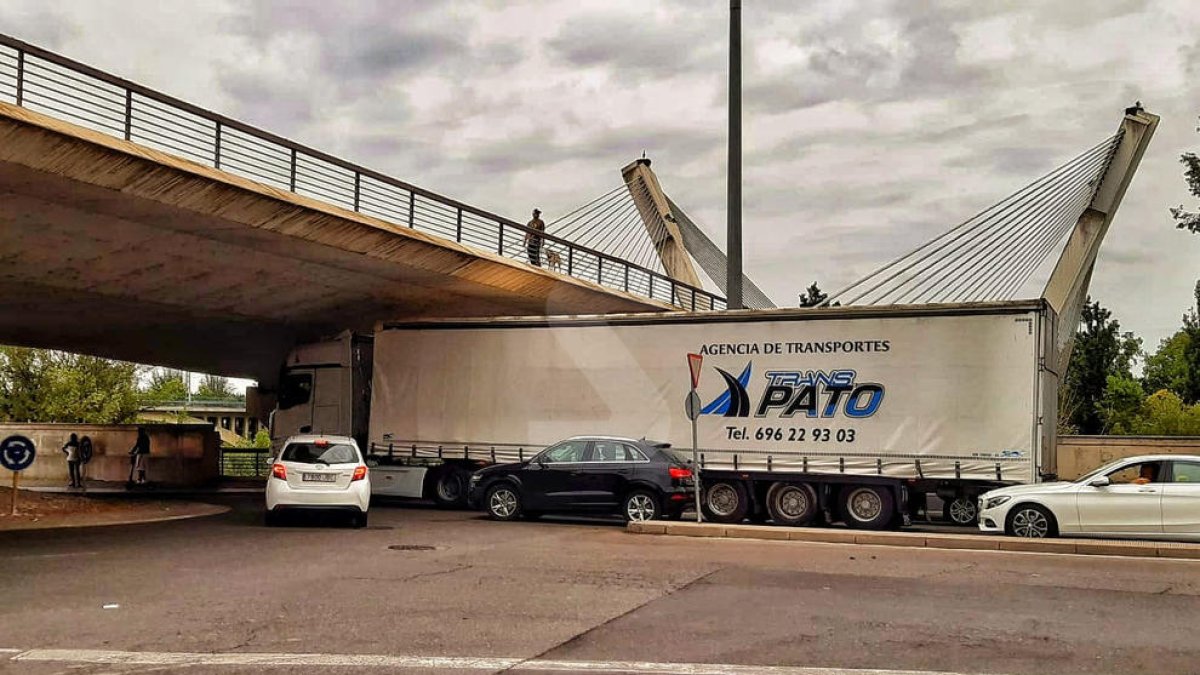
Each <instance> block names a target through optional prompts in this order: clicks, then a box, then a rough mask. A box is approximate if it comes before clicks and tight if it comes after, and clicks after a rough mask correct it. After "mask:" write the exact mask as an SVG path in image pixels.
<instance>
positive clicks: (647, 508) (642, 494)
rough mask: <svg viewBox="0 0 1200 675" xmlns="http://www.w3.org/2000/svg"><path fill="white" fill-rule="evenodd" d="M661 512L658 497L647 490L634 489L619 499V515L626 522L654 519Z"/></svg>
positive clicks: (641, 521)
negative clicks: (622, 498)
mask: <svg viewBox="0 0 1200 675" xmlns="http://www.w3.org/2000/svg"><path fill="white" fill-rule="evenodd" d="M661 513H662V509H661V508H660V507H659V505H658V497H657V496H656V495H655V494H654V493H653V492H650V491H648V490H634V491H633V492H630V493H629V494H627V495H625V499H624V500H622V501H621V517H622V518H624V519H625V520H626V521H628V522H634V523H643V522H646V521H648V520H655V519H657V518H658V516H659V514H661Z"/></svg>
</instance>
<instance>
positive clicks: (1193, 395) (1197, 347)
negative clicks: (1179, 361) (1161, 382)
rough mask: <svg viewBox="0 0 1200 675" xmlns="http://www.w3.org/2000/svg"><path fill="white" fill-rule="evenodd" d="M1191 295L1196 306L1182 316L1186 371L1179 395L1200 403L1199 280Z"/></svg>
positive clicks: (1186, 399) (1189, 400)
mask: <svg viewBox="0 0 1200 675" xmlns="http://www.w3.org/2000/svg"><path fill="white" fill-rule="evenodd" d="M1193 295H1194V296H1195V300H1196V306H1195V307H1193V308H1192V309H1191V310H1189V311H1188V313H1187V314H1185V315H1184V317H1183V333H1184V334H1185V335H1187V337H1188V339H1187V344H1186V345H1184V347H1183V362H1184V367H1185V368H1186V369H1187V372H1186V374H1185V376H1184V378H1183V387H1182V389H1183V390H1182V391H1181V392H1180V393H1179V395H1180V397H1181V398H1182V399H1183V400H1184V401H1186V402H1187V403H1200V281H1197V282H1196V288H1195V290H1194V291H1193Z"/></svg>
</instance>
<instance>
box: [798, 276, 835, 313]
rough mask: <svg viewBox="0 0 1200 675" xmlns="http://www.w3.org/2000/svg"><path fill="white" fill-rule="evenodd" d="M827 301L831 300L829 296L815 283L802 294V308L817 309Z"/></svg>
mask: <svg viewBox="0 0 1200 675" xmlns="http://www.w3.org/2000/svg"><path fill="white" fill-rule="evenodd" d="M827 299H829V294H828V293H824V292H822V291H821V287H820V286H818V285H817V282H815V281H814V282H812V285H811V286H809V287H808V288H807V289H805V291H804V292H803V293H801V294H800V306H801V307H816V306H817V305H819V304H821V303H822V302H825V301H826V300H827Z"/></svg>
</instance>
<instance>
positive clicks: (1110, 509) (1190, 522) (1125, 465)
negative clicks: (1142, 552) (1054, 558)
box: [979, 455, 1200, 539]
mask: <svg viewBox="0 0 1200 675" xmlns="http://www.w3.org/2000/svg"><path fill="white" fill-rule="evenodd" d="M979 529H980V530H982V531H984V532H992V533H999V532H1003V533H1005V534H1008V535H1012V536H1017V537H1054V536H1058V535H1086V536H1100V537H1145V538H1154V539H1200V456H1195V455H1151V456H1143V457H1128V458H1126V459H1120V460H1117V461H1115V462H1112V463H1111V464H1108V465H1106V466H1103V467H1100V468H1099V469H1096V470H1095V471H1093V472H1091V473H1089V474H1087V475H1086V476H1083V477H1082V478H1080V479H1078V480H1076V481H1073V482H1066V481H1062V482H1057V483H1039V484H1036V485H1017V486H1013V487H1006V488H1000V489H999V490H992V491H991V492H987V493H985V494H983V495H982V496H981V497H980V498H979Z"/></svg>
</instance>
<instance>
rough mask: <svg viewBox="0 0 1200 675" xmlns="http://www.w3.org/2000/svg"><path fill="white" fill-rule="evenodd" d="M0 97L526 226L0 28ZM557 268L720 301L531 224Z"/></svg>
mask: <svg viewBox="0 0 1200 675" xmlns="http://www.w3.org/2000/svg"><path fill="white" fill-rule="evenodd" d="M0 101H7V102H11V103H15V104H16V105H18V106H21V107H24V108H28V109H30V110H33V111H35V112H40V113H44V114H48V115H51V116H53V117H57V118H60V119H63V120H64V121H67V122H72V123H75V124H79V125H81V126H85V127H88V128H90V129H94V130H96V131H100V132H103V133H106V134H109V135H111V136H115V137H117V138H123V139H125V140H127V141H133V142H136V143H139V144H141V145H145V146H147V147H150V148H154V149H157V150H162V151H165V152H169V153H171V154H174V155H177V156H179V157H182V158H184V159H187V160H190V161H193V162H196V163H197V164H202V165H204V166H211V167H213V168H216V169H220V170H222V171H227V172H229V173H232V174H236V175H239V176H242V177H244V178H248V179H250V180H253V181H256V182H259V183H262V184H264V185H268V186H271V187H274V188H279V189H283V190H287V191H289V192H293V193H295V194H298V195H303V196H305V197H311V198H314V199H318V200H320V201H323V202H326V203H328V204H332V205H335V206H339V207H342V208H345V209H349V210H351V211H355V212H357V213H362V214H363V215H367V216H372V217H375V218H380V219H382V220H386V221H389V222H391V223H394V224H397V225H401V226H405V227H409V228H412V229H415V230H420V231H422V232H427V233H430V234H433V235H436V236H439V237H442V238H445V239H450V240H453V241H456V242H459V243H462V244H466V245H468V246H471V247H473V248H477V249H479V250H481V251H488V252H494V253H497V254H499V255H501V256H504V257H506V258H511V259H514V260H519V261H522V262H524V261H526V260H527V257H526V256H527V252H526V246H525V241H524V240H525V235H526V234H527V233H529V232H531V230H530V229H529V228H528V227H526V226H524V225H522V224H520V223H518V222H516V221H514V220H510V219H508V218H504V217H503V216H499V215H496V214H494V213H490V212H488V211H485V210H482V209H478V208H475V207H473V206H469V205H467V204H463V203H462V202H458V201H455V200H453V199H450V198H448V197H443V196H441V195H438V194H435V193H433V192H430V191H428V190H423V189H421V188H419V187H416V186H414V185H410V184H408V183H405V182H403V181H399V180H396V179H395V178H391V177H389V176H386V175H384V174H382V173H379V172H377V171H372V170H370V169H367V168H364V167H361V166H358V165H356V164H352V163H350V162H347V161H344V160H341V159H338V158H336V157H333V156H331V155H328V154H326V153H323V152H320V151H319V150H314V149H312V148H309V147H307V146H304V145H300V144H298V143H294V142H292V141H290V140H288V139H286V138H282V137H280V136H277V135H275V134H272V133H269V132H266V131H262V130H260V129H256V128H254V127H252V126H250V125H248V124H244V123H242V122H239V121H237V120H233V119H230V118H228V117H225V116H223V115H219V114H216V113H213V112H210V111H208V110H204V109H203V108H200V107H198V106H195V105H192V104H190V103H187V102H185V101H181V100H179V99H177V98H174V97H171V96H167V95H165V94H161V93H159V92H156V91H153V90H151V89H148V88H146V87H143V86H141V85H139V84H136V83H134V82H130V81H128V80H125V79H122V78H119V77H116V76H114V75H110V74H108V73H105V72H103V71H101V70H97V69H96V68H92V67H91V66H88V65H85V64H82V63H79V62H77V61H74V60H71V59H68V58H66V57H64V56H60V55H58V54H55V53H53V52H50V51H46V50H44V49H41V48H39V47H36V46H34V45H31V44H28V43H26V42H22V41H21V40H17V39H15V38H12V37H9V36H6V35H0ZM537 236H539V237H541V238H542V239H543V240H544V242H545V243H544V244H543V250H546V249H550V250H554V252H555V253H557V254H558V257H559V259H560V260H561V267H560V269H559V270H557V271H559V272H560V273H565V274H567V275H568V276H571V277H575V278H577V279H583V280H587V281H591V282H595V283H597V284H599V285H601V286H605V287H607V288H612V289H615V290H622V291H625V292H627V293H631V294H634V295H639V296H642V297H646V298H651V299H654V300H662V301H664V302H668V303H671V304H673V305H676V306H678V307H681V308H684V309H692V310H710V309H724V308H725V306H726V305H725V300H724V299H723V298H721V297H720V296H718V295H716V294H713V293H710V292H708V291H705V290H704V289H701V288H696V287H693V286H690V285H688V284H684V283H681V282H679V281H676V280H674V279H672V278H670V277H668V276H666V275H663V274H661V273H659V272H655V271H654V270H651V269H648V268H646V267H642V266H640V265H637V264H635V263H631V262H629V261H627V260H622V259H620V258H617V257H614V256H611V255H609V254H607V253H603V252H601V251H597V250H595V249H592V248H588V247H586V246H580V245H579V244H575V243H573V242H570V241H568V240H566V239H562V238H559V237H556V236H554V235H551V234H545V233H538V235H537Z"/></svg>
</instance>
